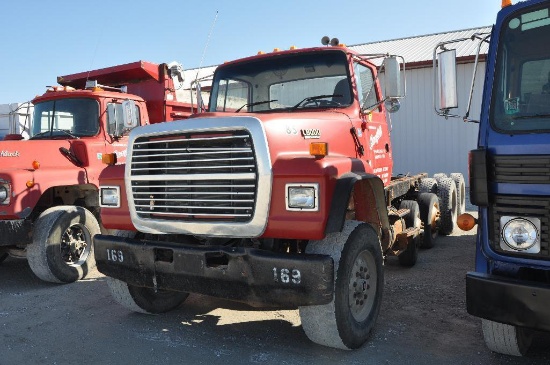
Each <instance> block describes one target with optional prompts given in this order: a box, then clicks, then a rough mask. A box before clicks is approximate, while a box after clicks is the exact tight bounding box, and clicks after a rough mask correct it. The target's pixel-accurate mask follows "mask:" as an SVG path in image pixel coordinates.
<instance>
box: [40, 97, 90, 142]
mask: <svg viewBox="0 0 550 365" xmlns="http://www.w3.org/2000/svg"><path fill="white" fill-rule="evenodd" d="M32 124H33V125H32V130H31V138H34V139H37V138H44V139H47V138H71V137H72V138H76V137H84V136H94V135H96V134H97V133H98V132H99V106H98V103H97V101H96V100H94V99H56V100H50V101H45V102H42V103H38V104H35V106H34V115H33V123H32Z"/></svg>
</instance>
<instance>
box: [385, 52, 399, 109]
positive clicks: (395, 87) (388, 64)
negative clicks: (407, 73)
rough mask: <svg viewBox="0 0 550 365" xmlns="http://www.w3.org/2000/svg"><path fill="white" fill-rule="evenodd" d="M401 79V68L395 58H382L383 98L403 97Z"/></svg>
mask: <svg viewBox="0 0 550 365" xmlns="http://www.w3.org/2000/svg"><path fill="white" fill-rule="evenodd" d="M401 78H402V75H401V68H400V66H399V60H398V59H397V57H396V56H389V57H386V58H384V81H385V82H384V84H385V85H384V86H385V87H384V93H385V95H384V96H385V98H386V99H397V98H402V97H403V96H404V93H403V90H402V85H401Z"/></svg>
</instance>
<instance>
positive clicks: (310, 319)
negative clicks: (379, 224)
mask: <svg viewBox="0 0 550 365" xmlns="http://www.w3.org/2000/svg"><path fill="white" fill-rule="evenodd" d="M306 253H310V254H323V255H330V256H331V257H332V259H333V260H334V296H333V299H332V301H331V302H330V303H328V304H325V305H314V306H305V307H300V308H299V312H300V318H301V320H302V328H303V329H304V332H305V333H306V335H307V337H308V338H309V339H310V340H311V341H313V342H315V343H318V344H320V345H324V346H329V347H334V348H339V349H344V350H350V349H356V348H359V347H360V346H361V345H363V343H365V341H367V339H368V338H369V336H370V334H371V331H372V329H373V328H374V325H375V323H376V319H377V317H378V313H379V311H380V306H381V303H382V293H383V285H384V271H383V260H382V249H381V247H380V240H379V238H378V235H377V234H376V231H375V230H374V228H372V226H371V225H369V224H366V223H363V222H357V221H347V222H346V223H345V226H344V229H343V230H342V232H337V233H331V234H329V235H327V237H326V238H325V239H323V240H321V241H312V242H310V243H309V244H308V246H307V247H306Z"/></svg>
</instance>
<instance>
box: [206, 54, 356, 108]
mask: <svg viewBox="0 0 550 365" xmlns="http://www.w3.org/2000/svg"><path fill="white" fill-rule="evenodd" d="M348 80H349V77H348V62H347V58H346V54H345V53H344V52H341V51H334V52H315V53H306V54H290V55H281V56H280V57H279V56H278V57H271V58H269V59H263V60H254V61H251V62H246V63H240V64H236V65H232V66H226V67H221V68H219V69H218V71H217V72H216V74H215V76H214V81H213V84H212V93H211V96H210V104H209V105H210V107H209V110H210V111H233V112H241V113H244V112H268V111H273V110H287V109H298V108H300V109H309V108H334V107H343V106H348V105H350V104H351V103H352V97H351V86H350V83H349V81H348Z"/></svg>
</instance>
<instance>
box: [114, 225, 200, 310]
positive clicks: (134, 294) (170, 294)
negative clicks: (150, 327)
mask: <svg viewBox="0 0 550 365" xmlns="http://www.w3.org/2000/svg"><path fill="white" fill-rule="evenodd" d="M111 233H112V234H113V235H114V236H118V237H128V238H134V237H135V236H136V233H137V232H133V231H120V230H114V231H113V232H111ZM107 285H108V286H109V290H110V291H111V296H112V297H113V299H114V300H115V301H116V302H117V303H118V304H120V305H122V306H123V307H125V308H126V309H129V310H131V311H133V312H138V313H145V314H159V313H165V312H168V311H171V310H173V309H176V308H177V307H179V306H180V305H181V304H182V303H183V302H185V300H186V299H187V297H188V296H189V293H184V292H177V291H171V290H154V289H152V288H146V287H140V286H136V285H132V284H128V283H126V282H124V281H122V280H118V279H115V278H111V277H108V276H107Z"/></svg>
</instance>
